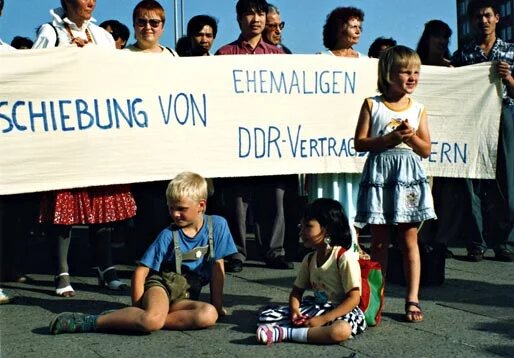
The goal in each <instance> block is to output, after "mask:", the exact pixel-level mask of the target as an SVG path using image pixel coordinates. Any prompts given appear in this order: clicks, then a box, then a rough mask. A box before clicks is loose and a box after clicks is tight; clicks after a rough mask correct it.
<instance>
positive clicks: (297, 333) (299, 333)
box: [289, 327, 309, 342]
mask: <svg viewBox="0 0 514 358" xmlns="http://www.w3.org/2000/svg"><path fill="white" fill-rule="evenodd" d="M307 332H309V329H308V328H305V327H302V328H291V336H290V337H289V338H290V339H291V340H292V341H294V342H307Z"/></svg>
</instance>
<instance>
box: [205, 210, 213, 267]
mask: <svg viewBox="0 0 514 358" xmlns="http://www.w3.org/2000/svg"><path fill="white" fill-rule="evenodd" d="M207 227H208V230H209V259H212V258H213V257H214V229H213V227H212V216H210V215H207Z"/></svg>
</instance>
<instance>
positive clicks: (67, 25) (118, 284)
mask: <svg viewBox="0 0 514 358" xmlns="http://www.w3.org/2000/svg"><path fill="white" fill-rule="evenodd" d="M61 5H62V7H61V8H57V9H52V10H50V15H52V21H51V22H49V23H46V24H43V25H41V26H40V27H39V29H38V34H37V39H36V42H35V43H34V46H33V48H47V47H62V48H65V47H73V46H77V47H80V48H82V47H85V46H89V45H98V46H105V47H109V48H112V49H113V50H115V49H116V46H115V42H114V39H113V37H112V35H111V34H110V33H108V32H107V31H105V30H104V29H103V28H101V27H99V26H97V25H95V24H93V21H94V19H93V17H92V15H93V11H94V9H95V6H96V0H61ZM85 149H86V150H87V148H85ZM63 150H65V148H63ZM135 215H136V204H135V200H134V197H133V196H132V193H131V190H130V186H129V185H125V184H123V185H108V186H96V187H88V188H72V189H61V190H54V191H50V192H45V193H42V194H41V206H40V214H39V221H40V222H41V223H43V224H49V227H48V229H47V234H48V235H49V237H51V239H53V240H55V248H54V250H55V251H54V253H55V261H56V262H55V263H56V276H55V294H56V295H58V296H61V297H72V296H74V295H75V291H74V289H73V287H72V286H71V279H70V274H69V273H68V269H69V267H68V249H69V246H70V237H71V236H70V230H71V227H72V226H73V225H88V226H89V235H90V242H91V246H92V249H93V250H92V251H93V255H94V259H95V263H96V265H97V267H95V271H96V274H97V276H98V283H99V285H100V286H102V287H107V288H108V289H110V290H125V289H127V288H128V285H126V284H125V283H123V282H122V281H121V280H120V279H118V276H117V274H116V269H115V267H114V266H113V265H112V254H111V233H112V231H113V230H114V227H115V226H116V225H117V224H116V223H122V222H124V221H125V220H128V219H130V218H132V217H134V216H135Z"/></svg>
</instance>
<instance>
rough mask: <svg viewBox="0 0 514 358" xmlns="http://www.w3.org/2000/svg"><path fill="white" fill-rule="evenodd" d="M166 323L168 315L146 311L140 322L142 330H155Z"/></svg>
mask: <svg viewBox="0 0 514 358" xmlns="http://www.w3.org/2000/svg"><path fill="white" fill-rule="evenodd" d="M165 323H166V315H162V314H157V313H155V314H154V313H148V312H145V313H144V314H143V315H142V316H141V320H140V322H139V323H138V325H139V327H138V328H139V330H140V331H141V332H154V331H158V330H160V329H162V327H164V324H165Z"/></svg>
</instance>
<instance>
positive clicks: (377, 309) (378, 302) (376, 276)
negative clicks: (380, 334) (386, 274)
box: [359, 260, 384, 326]
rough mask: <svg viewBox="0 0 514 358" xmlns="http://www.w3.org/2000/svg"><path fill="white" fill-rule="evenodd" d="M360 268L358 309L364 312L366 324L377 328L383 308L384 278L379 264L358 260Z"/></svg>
mask: <svg viewBox="0 0 514 358" xmlns="http://www.w3.org/2000/svg"><path fill="white" fill-rule="evenodd" d="M359 264H360V267H361V281H362V283H361V286H362V287H361V301H360V303H359V308H360V309H361V310H362V312H364V316H365V317H366V323H367V324H368V325H369V326H377V325H379V324H380V320H381V318H382V307H383V306H384V278H383V276H382V268H381V266H380V263H378V262H376V261H371V260H359Z"/></svg>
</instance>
